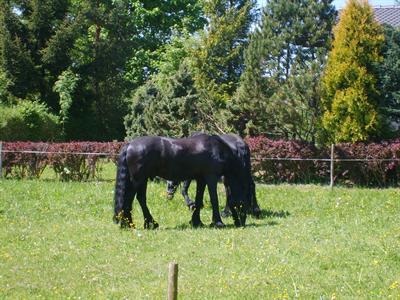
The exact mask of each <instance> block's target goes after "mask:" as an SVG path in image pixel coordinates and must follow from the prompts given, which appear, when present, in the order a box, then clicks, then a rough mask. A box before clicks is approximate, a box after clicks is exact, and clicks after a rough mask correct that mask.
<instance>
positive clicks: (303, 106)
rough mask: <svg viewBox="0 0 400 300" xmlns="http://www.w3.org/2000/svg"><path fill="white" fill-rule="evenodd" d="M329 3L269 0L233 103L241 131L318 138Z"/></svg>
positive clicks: (331, 10)
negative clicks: (320, 77) (321, 78)
mask: <svg viewBox="0 0 400 300" xmlns="http://www.w3.org/2000/svg"><path fill="white" fill-rule="evenodd" d="M331 3H332V1H331V0H322V1H315V0H305V1H294V0H289V1H282V0H270V1H268V2H267V4H266V6H265V8H264V10H263V15H262V18H261V22H260V24H259V25H258V26H257V27H256V29H255V31H254V33H253V34H252V36H251V41H250V44H249V47H248V49H247V51H246V52H245V65H246V69H245V72H244V73H243V75H242V77H241V82H240V87H239V89H238V91H237V93H236V95H235V97H234V100H233V103H232V104H231V106H230V109H231V111H232V116H233V117H232V123H233V125H234V126H235V127H236V128H237V130H238V131H240V132H242V133H244V134H250V135H257V134H266V135H269V136H273V137H277V138H291V139H303V140H310V141H313V140H314V139H315V135H316V126H315V123H316V122H315V121H316V119H317V117H318V114H319V110H320V109H319V104H320V101H319V95H318V90H319V87H318V82H319V80H318V79H319V74H320V73H321V72H320V69H321V68H322V66H323V64H324V57H325V55H326V52H327V49H328V48H329V45H330V38H331V28H332V25H333V23H334V20H335V15H336V13H335V10H334V7H333V6H332V4H331Z"/></svg>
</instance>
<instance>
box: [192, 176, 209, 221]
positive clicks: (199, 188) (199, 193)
mask: <svg viewBox="0 0 400 300" xmlns="http://www.w3.org/2000/svg"><path fill="white" fill-rule="evenodd" d="M205 188H206V183H205V181H204V180H203V179H197V182H196V199H195V204H194V211H193V214H192V221H191V224H192V226H193V227H201V226H203V223H202V222H201V220H200V211H201V209H202V208H203V196H204V190H205Z"/></svg>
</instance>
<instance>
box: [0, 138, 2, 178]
mask: <svg viewBox="0 0 400 300" xmlns="http://www.w3.org/2000/svg"><path fill="white" fill-rule="evenodd" d="M2 150H3V142H1V141H0V178H2V177H3V161H2V156H3V155H2Z"/></svg>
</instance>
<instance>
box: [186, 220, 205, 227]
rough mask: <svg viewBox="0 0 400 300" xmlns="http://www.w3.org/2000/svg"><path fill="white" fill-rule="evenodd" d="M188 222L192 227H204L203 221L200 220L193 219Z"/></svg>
mask: <svg viewBox="0 0 400 300" xmlns="http://www.w3.org/2000/svg"><path fill="white" fill-rule="evenodd" d="M189 224H190V225H191V226H192V227H193V228H202V227H204V224H203V222H201V221H198V222H197V221H196V222H193V221H190V222H189Z"/></svg>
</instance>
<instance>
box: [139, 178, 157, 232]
mask: <svg viewBox="0 0 400 300" xmlns="http://www.w3.org/2000/svg"><path fill="white" fill-rule="evenodd" d="M146 192H147V180H145V181H143V183H141V184H139V185H138V189H137V198H138V201H139V204H140V207H141V208H142V212H143V218H144V228H145V229H156V228H157V227H158V226H159V225H158V223H157V222H156V221H154V219H153V217H152V215H151V214H150V211H149V208H148V207H147V201H146Z"/></svg>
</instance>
